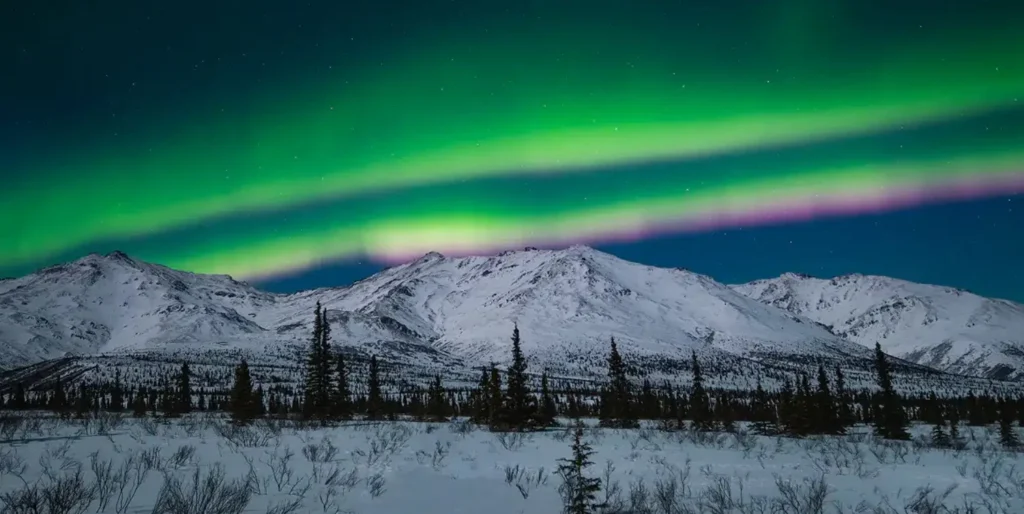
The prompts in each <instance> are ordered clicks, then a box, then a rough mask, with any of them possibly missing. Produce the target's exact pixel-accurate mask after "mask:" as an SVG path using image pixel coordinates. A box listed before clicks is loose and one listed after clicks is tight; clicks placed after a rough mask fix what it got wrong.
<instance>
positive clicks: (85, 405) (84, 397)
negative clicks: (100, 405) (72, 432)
mask: <svg viewBox="0 0 1024 514" xmlns="http://www.w3.org/2000/svg"><path fill="white" fill-rule="evenodd" d="M90 393H91V392H90V391H89V390H88V389H86V388H85V386H79V387H78V396H77V397H76V398H75V416H77V417H78V418H83V417H85V415H86V414H88V413H89V411H90V410H91V409H92V395H91V394H90Z"/></svg>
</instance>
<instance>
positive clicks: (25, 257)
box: [0, 0, 1024, 278]
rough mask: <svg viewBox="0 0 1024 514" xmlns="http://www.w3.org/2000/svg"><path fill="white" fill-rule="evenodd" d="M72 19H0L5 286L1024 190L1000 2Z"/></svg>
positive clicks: (204, 12)
mask: <svg viewBox="0 0 1024 514" xmlns="http://www.w3.org/2000/svg"><path fill="white" fill-rule="evenodd" d="M67 9H68V10H69V11H75V10H79V11H81V12H77V13H71V14H73V15H71V14H69V13H67V12H65V13H64V16H63V17H61V18H60V19H57V17H56V16H55V15H51V17H50V18H48V17H47V16H48V15H47V14H33V13H30V12H27V11H26V12H24V13H19V15H21V17H18V16H16V17H15V19H14V20H13V21H8V22H6V23H17V24H18V26H19V27H20V28H19V29H18V30H14V31H13V32H12V31H8V33H10V34H13V36H14V38H15V39H14V40H15V41H16V44H15V45H14V47H15V48H16V49H17V56H16V59H15V61H16V62H15V64H14V66H13V68H12V70H11V71H12V73H11V74H10V75H7V76H10V77H14V81H13V83H11V84H7V85H5V86H4V88H5V90H4V92H5V93H9V95H8V96H9V97H10V98H19V99H21V101H20V102H19V105H17V106H15V107H14V108H13V109H11V110H10V112H9V113H8V114H6V115H4V116H5V118H8V119H5V120H4V130H3V132H0V137H3V139H0V151H2V153H0V176H2V179H3V182H4V187H3V188H0V214H2V217H0V241H4V247H3V251H2V252H0V276H3V275H14V274H20V273H24V272H27V271H31V270H33V269H35V268H37V267H39V266H41V265H46V264H50V263H53V262H59V261H62V260H67V259H71V258H76V257H78V256H80V255H82V254H83V253H86V252H89V251H110V250H112V249H121V250H124V251H126V252H128V253H130V254H133V255H137V256H139V257H141V258H143V259H146V260H152V261H156V262H160V263H162V264H166V265H168V266H172V267H176V268H181V269H186V270H191V271H197V272H215V273H230V274H232V275H235V276H239V277H243V278H260V277H267V276H274V275H278V274H282V273H290V272H295V271H299V270H304V269H308V268H310V267H315V266H317V265H319V264H321V263H323V262H327V261H336V260H342V261H343V260H345V259H358V258H363V257H369V258H372V259H375V260H379V261H385V262H390V261H395V260H401V259H406V258H409V257H411V256H415V255H418V254H422V253H425V252H427V251H431V250H438V251H442V252H454V253H466V252H474V251H489V250H493V249H502V248H509V247H521V246H524V245H530V244H551V245H557V244H564V243H568V242H577V241H585V242H595V243H604V242H610V241H618V240H636V239H642V238H644V237H646V236H647V235H650V234H654V233H666V232H668V233H671V232H678V231H689V232H694V231H696V232H700V231H709V230H715V229H723V228H736V227H751V226H758V225H763V224H785V223H788V222H792V221H799V220H807V219H816V218H819V217H827V216H859V215H861V214H863V213H867V212H874V211H884V210H888V209H894V208H906V207H913V206H916V205H921V204H929V203H942V202H949V201H958V200H964V199H971V198H985V197H993V196H1005V195H1010V194H1014V193H1019V192H1021V191H1024V59H1022V58H1021V56H1022V55H1024V31H1021V30H1019V29H1020V27H1021V26H1022V25H1021V22H1022V21H1024V11H1022V8H1021V6H1019V5H1017V4H1016V3H1014V2H1010V1H989V2H967V1H962V2H956V1H949V2H940V3H938V4H936V3H935V2H922V1H906V0H899V1H890V2H880V1H873V0H872V1H854V0H818V1H812V0H780V1H776V2H758V1H753V0H744V1H739V0H736V1H725V2H716V3H715V5H714V6H712V5H711V4H710V3H704V2H680V1H672V2H669V1H656V2H649V3H641V4H638V3H636V2H632V3H631V2H608V1H599V2H586V3H584V2H577V1H573V0H570V1H565V2H552V1H532V2H525V3H516V4H513V3H507V2H475V3H468V2H467V3H465V4H463V3H460V2H450V1H449V2H435V1H433V0H426V1H422V2H415V3H412V2H398V1H388V2H362V1H357V2H340V3H338V2H335V3H327V2H313V3H311V4H307V5H303V6H294V5H291V4H286V3H269V2H252V3H247V4H245V6H244V7H233V6H228V5H226V4H225V6H222V7H210V6H207V5H205V4H198V3H194V2H186V3H185V4H182V5H180V6H177V7H175V8H174V9H173V10H172V9H170V8H167V7H146V6H138V5H134V4H128V3H126V2H112V3H110V4H109V5H106V6H105V7H103V8H98V9H99V10H98V11H97V10H95V9H93V10H89V11H88V12H86V11H83V10H82V9H84V8H81V7H73V6H71V5H69V6H67ZM197 13H200V14H197ZM102 20H107V21H108V22H107V23H104V22H103V21H102ZM91 22H93V23H91ZM100 24H102V25H103V26H104V27H113V28H109V29H107V28H104V30H102V31H101V30H99V29H98V28H97V27H98V26H99V25H100ZM13 26H14V25H12V27H13ZM186 26H187V27H188V28H187V30H183V29H182V27H186ZM62 31H63V32H62ZM65 32H67V33H68V34H70V35H67V36H62V37H57V36H54V34H58V33H61V34H63V33H65ZM47 38H50V39H49V40H48V39H47ZM53 39H56V41H55V42H54V41H51V40H53Z"/></svg>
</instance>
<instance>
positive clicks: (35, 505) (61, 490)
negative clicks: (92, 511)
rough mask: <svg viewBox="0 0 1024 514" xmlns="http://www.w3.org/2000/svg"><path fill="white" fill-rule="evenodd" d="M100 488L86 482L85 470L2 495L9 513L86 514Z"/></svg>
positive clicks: (3, 504)
mask: <svg viewBox="0 0 1024 514" xmlns="http://www.w3.org/2000/svg"><path fill="white" fill-rule="evenodd" d="M95 497H96V488H95V487H93V486H92V485H87V484H86V483H85V478H84V477H82V471H81V469H78V470H77V471H75V472H74V473H69V474H67V475H64V476H61V477H57V479H56V480H53V481H49V482H46V483H42V484H39V483H36V484H31V485H27V486H25V487H24V488H22V489H18V490H15V491H9V492H6V493H3V494H0V505H2V507H3V508H2V509H0V512H4V513H5V514H7V513H11V514H37V513H38V514H43V513H45V514H82V513H83V512H85V510H86V509H88V508H89V506H90V505H91V504H92V503H93V499H94V498H95Z"/></svg>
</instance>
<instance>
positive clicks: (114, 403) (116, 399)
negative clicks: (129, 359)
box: [110, 369, 124, 412]
mask: <svg viewBox="0 0 1024 514" xmlns="http://www.w3.org/2000/svg"><path fill="white" fill-rule="evenodd" d="M122 410H124V389H123V387H122V386H121V370H120V369H118V370H116V371H114V387H113V388H111V390H110V411H111V412H121V411H122Z"/></svg>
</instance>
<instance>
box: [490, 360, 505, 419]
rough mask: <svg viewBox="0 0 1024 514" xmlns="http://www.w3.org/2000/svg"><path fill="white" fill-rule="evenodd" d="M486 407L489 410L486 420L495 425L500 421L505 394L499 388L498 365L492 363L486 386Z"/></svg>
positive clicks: (499, 374) (499, 375)
mask: <svg viewBox="0 0 1024 514" xmlns="http://www.w3.org/2000/svg"><path fill="white" fill-rule="evenodd" d="M488 396H489V397H490V398H489V399H488V407H489V408H490V412H489V414H488V419H487V422H488V423H489V424H490V425H491V426H492V427H493V426H497V425H498V424H499V423H500V422H501V416H502V413H503V412H504V410H505V409H504V401H505V396H504V393H503V392H502V390H501V373H500V372H499V371H498V367H497V366H495V365H494V364H493V363H492V364H491V378H490V380H489V386H488Z"/></svg>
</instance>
